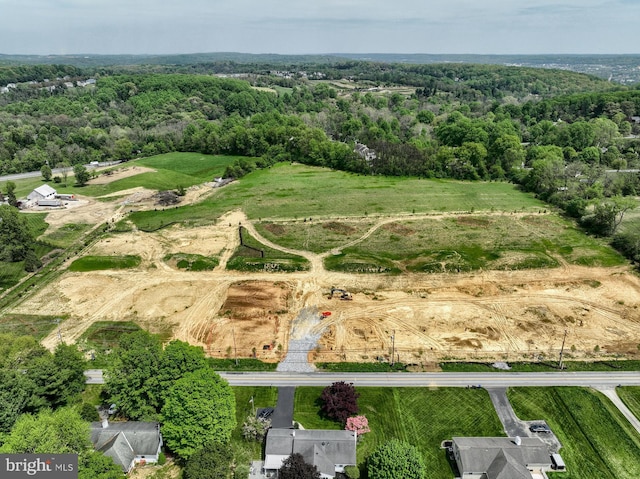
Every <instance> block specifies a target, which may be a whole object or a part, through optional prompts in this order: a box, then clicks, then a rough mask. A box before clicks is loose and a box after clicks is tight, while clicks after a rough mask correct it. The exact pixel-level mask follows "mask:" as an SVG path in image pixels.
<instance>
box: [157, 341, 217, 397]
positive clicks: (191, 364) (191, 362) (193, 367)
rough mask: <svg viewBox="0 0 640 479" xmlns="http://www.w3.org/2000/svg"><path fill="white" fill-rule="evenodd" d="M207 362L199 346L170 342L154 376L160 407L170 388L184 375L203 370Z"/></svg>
mask: <svg viewBox="0 0 640 479" xmlns="http://www.w3.org/2000/svg"><path fill="white" fill-rule="evenodd" d="M206 367H207V361H206V359H205V357H204V350H203V349H202V348H201V347H199V346H192V345H190V344H189V343H185V342H184V341H178V340H174V341H171V342H170V343H169V344H167V346H166V347H165V348H164V351H163V352H162V355H161V357H160V362H159V364H158V373H157V374H156V379H157V384H158V388H159V395H160V398H161V402H160V407H162V405H163V404H164V403H163V401H162V398H163V397H164V395H165V394H166V393H167V392H168V391H169V389H170V388H171V386H173V384H174V383H175V381H177V380H178V379H180V378H181V377H183V376H184V375H185V374H186V373H190V372H193V371H197V370H198V369H204V368H206Z"/></svg>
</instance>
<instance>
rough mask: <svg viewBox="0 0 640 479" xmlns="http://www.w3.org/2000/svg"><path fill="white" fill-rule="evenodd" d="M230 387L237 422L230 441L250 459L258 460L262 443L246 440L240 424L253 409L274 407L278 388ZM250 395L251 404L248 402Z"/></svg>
mask: <svg viewBox="0 0 640 479" xmlns="http://www.w3.org/2000/svg"><path fill="white" fill-rule="evenodd" d="M231 389H233V393H234V394H235V396H236V421H237V423H238V424H237V426H236V428H235V429H234V430H233V433H232V434H231V443H232V445H233V446H234V448H238V449H240V450H243V451H245V454H247V455H249V459H250V460H251V459H254V460H259V459H261V458H262V443H261V442H254V441H247V440H246V439H245V438H244V437H243V436H242V424H243V423H244V420H245V419H246V418H247V416H249V415H251V414H253V411H254V410H255V411H257V410H258V409H260V408H263V407H268V406H271V407H275V405H276V402H277V400H278V388H276V387H268V386H260V387H259V386H254V387H237V386H232V387H231ZM252 397H253V406H252V405H251V402H250V400H251V398H252ZM253 408H255V409H253Z"/></svg>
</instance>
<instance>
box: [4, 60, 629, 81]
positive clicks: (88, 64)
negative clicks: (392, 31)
mask: <svg viewBox="0 0 640 479" xmlns="http://www.w3.org/2000/svg"><path fill="white" fill-rule="evenodd" d="M344 60H358V61H370V62H383V63H411V64H430V63H476V64H493V65H518V66H527V67H535V68H553V69H560V70H570V71H575V72H580V73H588V74H591V75H596V76H598V77H600V78H604V79H608V80H610V81H614V82H616V83H621V84H625V85H629V84H634V83H639V82H640V55H459V54H458V55H432V54H426V53H415V54H405V53H333V54H324V55H278V54H251V53H237V52H216V53H192V54H182V55H91V54H77V55H2V54H0V65H20V64H28V65H34V64H45V65H51V64H65V65H73V66H76V67H83V68H92V67H93V68H98V67H113V66H132V65H176V66H185V65H193V64H201V63H213V62H233V63H241V64H248V63H252V64H269V65H274V66H275V65H287V66H290V65H295V64H314V63H315V64H322V63H335V62H340V61H344Z"/></svg>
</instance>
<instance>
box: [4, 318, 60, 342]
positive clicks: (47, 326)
mask: <svg viewBox="0 0 640 479" xmlns="http://www.w3.org/2000/svg"><path fill="white" fill-rule="evenodd" d="M58 318H60V319H62V320H64V319H66V316H36V315H31V314H7V315H5V316H2V317H1V318H0V330H2V332H3V333H12V334H14V335H16V336H33V337H34V338H36V339H42V338H44V337H45V336H46V335H47V334H49V333H50V332H51V331H53V330H54V329H55V327H56V324H57V319H58Z"/></svg>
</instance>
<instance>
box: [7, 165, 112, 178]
mask: <svg viewBox="0 0 640 479" xmlns="http://www.w3.org/2000/svg"><path fill="white" fill-rule="evenodd" d="M119 163H121V161H104V162H102V163H100V164H99V165H84V166H85V167H86V168H87V170H95V169H96V168H101V167H104V166H112V165H117V164H119ZM51 172H52V174H53V175H57V174H59V173H62V168H51ZM38 176H42V173H41V172H40V171H39V170H38V171H29V172H27V173H15V174H13V175H5V176H0V181H13V180H23V179H25V178H37V177H38ZM70 176H73V171H70Z"/></svg>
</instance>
